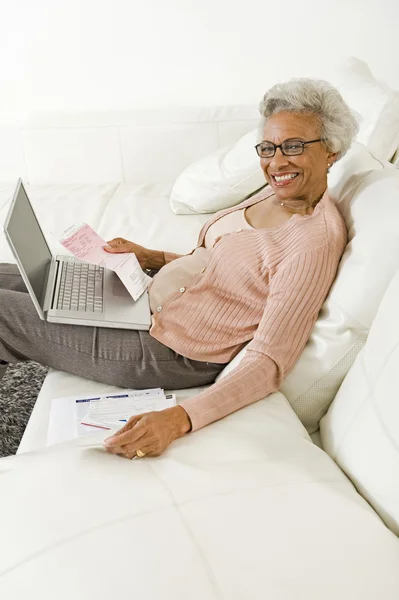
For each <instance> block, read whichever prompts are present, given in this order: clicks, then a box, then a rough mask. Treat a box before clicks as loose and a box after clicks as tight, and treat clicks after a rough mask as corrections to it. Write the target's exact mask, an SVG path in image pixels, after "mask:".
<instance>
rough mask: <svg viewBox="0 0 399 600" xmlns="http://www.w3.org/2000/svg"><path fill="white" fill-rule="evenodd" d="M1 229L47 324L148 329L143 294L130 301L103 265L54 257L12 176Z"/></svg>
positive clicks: (25, 198)
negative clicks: (11, 191)
mask: <svg viewBox="0 0 399 600" xmlns="http://www.w3.org/2000/svg"><path fill="white" fill-rule="evenodd" d="M4 232H5V235H6V238H7V241H8V243H9V245H10V248H11V250H12V252H13V254H14V256H15V259H16V261H17V264H18V267H19V270H20V272H21V275H22V277H23V279H24V282H25V284H26V287H27V288H28V291H29V294H30V297H31V298H32V301H33V304H34V305H35V307H36V310H37V312H38V314H39V317H40V318H41V319H43V320H46V321H51V322H53V323H69V324H74V325H90V326H99V327H114V328H121V329H142V330H148V329H149V328H150V325H151V311H150V303H149V298H148V292H147V291H146V292H144V294H142V296H140V298H139V299H138V300H137V301H134V300H133V298H132V297H131V295H130V294H129V292H128V291H127V290H126V288H125V286H124V285H123V283H122V282H121V281H120V279H119V278H118V276H117V275H116V274H115V273H114V272H113V271H110V270H109V269H104V268H102V267H98V266H95V265H90V264H88V263H84V262H82V261H79V260H78V259H75V258H71V257H69V256H56V257H54V256H53V255H52V253H51V250H50V248H49V246H48V244H47V242H46V238H45V237H44V235H43V232H42V230H41V227H40V225H39V222H38V220H37V218H36V215H35V212H34V210H33V208H32V205H31V203H30V201H29V198H28V195H27V193H26V191H25V188H24V186H23V184H22V181H21V179H19V180H18V184H17V188H16V190H15V194H14V197H13V200H12V203H11V207H10V211H9V213H8V215H7V219H6V222H5V225H4Z"/></svg>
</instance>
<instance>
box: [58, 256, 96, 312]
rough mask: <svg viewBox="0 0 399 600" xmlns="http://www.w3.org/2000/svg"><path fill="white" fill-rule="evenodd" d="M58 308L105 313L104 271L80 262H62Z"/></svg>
mask: <svg viewBox="0 0 399 600" xmlns="http://www.w3.org/2000/svg"><path fill="white" fill-rule="evenodd" d="M60 268H61V269H62V270H61V281H60V287H59V292H58V299H57V308H58V309H61V310H77V311H82V312H101V313H102V312H103V284H104V269H103V267H98V266H97V265H89V264H87V263H80V262H61V263H60Z"/></svg>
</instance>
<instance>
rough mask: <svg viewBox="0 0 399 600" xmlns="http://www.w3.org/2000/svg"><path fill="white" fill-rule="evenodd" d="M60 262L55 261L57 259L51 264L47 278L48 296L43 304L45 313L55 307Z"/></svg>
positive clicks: (52, 260)
mask: <svg viewBox="0 0 399 600" xmlns="http://www.w3.org/2000/svg"><path fill="white" fill-rule="evenodd" d="M58 267H59V262H58V260H55V258H52V259H51V263H50V266H49V271H48V276H47V284H46V295H45V297H44V302H43V312H44V313H47V312H48V311H49V310H50V308H52V307H53V302H54V294H55V292H56V285H55V283H56V280H57V274H58Z"/></svg>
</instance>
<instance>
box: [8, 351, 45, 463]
mask: <svg viewBox="0 0 399 600" xmlns="http://www.w3.org/2000/svg"><path fill="white" fill-rule="evenodd" d="M47 371H48V369H47V367H43V366H42V365H39V364H38V363H35V362H26V363H19V364H16V365H9V366H8V368H7V371H6V373H5V375H4V377H3V379H2V380H1V381H0V457H1V456H10V455H11V454H15V453H16V451H17V449H18V446H19V442H20V440H21V438H22V435H23V433H24V431H25V427H26V425H27V423H28V420H29V417H30V414H31V412H32V409H33V407H34V405H35V402H36V398H37V396H38V394H39V392H40V388H41V387H42V383H43V380H44V378H45V376H46V374H47Z"/></svg>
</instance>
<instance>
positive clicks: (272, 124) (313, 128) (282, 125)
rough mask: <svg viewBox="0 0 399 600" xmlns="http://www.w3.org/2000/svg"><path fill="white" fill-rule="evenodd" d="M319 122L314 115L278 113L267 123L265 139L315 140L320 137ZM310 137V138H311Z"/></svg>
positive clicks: (264, 132)
mask: <svg viewBox="0 0 399 600" xmlns="http://www.w3.org/2000/svg"><path fill="white" fill-rule="evenodd" d="M319 129H320V127H319V120H318V118H317V116H316V115H314V114H312V113H284V112H281V113H277V114H276V115H272V116H271V117H270V118H269V119H268V120H267V121H266V123H265V127H264V130H263V134H264V135H263V139H265V140H270V141H274V140H275V139H278V140H279V141H281V140H287V139H289V138H296V137H297V138H303V139H305V140H306V139H312V138H313V139H314V138H316V137H318V135H319ZM309 136H310V137H309Z"/></svg>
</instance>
